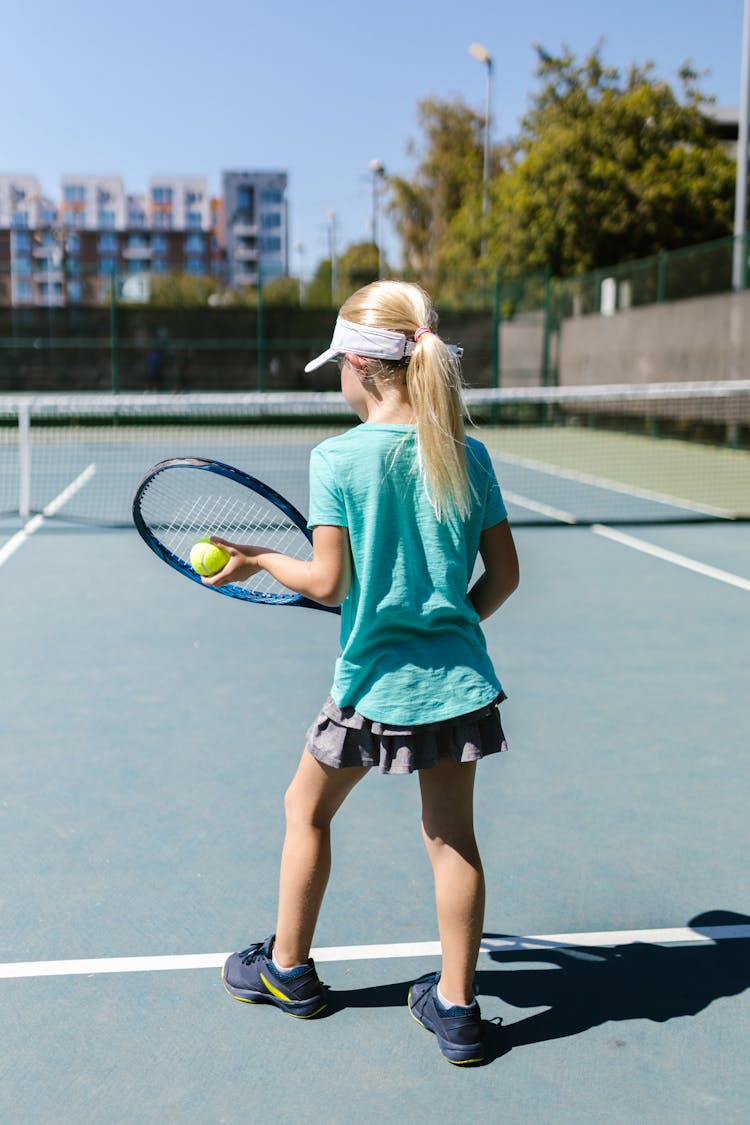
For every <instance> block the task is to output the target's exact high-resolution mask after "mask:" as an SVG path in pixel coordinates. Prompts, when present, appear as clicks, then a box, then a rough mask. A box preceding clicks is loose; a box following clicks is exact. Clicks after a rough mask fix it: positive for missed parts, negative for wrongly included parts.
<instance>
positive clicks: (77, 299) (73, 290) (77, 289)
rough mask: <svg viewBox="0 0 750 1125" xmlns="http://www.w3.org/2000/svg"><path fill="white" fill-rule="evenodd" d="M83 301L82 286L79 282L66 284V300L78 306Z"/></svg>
mask: <svg viewBox="0 0 750 1125" xmlns="http://www.w3.org/2000/svg"><path fill="white" fill-rule="evenodd" d="M82 299H83V286H82V285H81V283H80V281H69V282H68V300H69V301H71V302H72V303H74V304H77V305H80V303H81V300H82Z"/></svg>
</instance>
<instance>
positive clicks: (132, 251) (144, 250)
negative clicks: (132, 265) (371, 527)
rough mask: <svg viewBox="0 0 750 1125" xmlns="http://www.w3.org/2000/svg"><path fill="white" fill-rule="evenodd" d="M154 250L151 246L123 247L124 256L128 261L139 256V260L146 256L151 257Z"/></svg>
mask: <svg viewBox="0 0 750 1125" xmlns="http://www.w3.org/2000/svg"><path fill="white" fill-rule="evenodd" d="M152 254H153V250H152V249H151V247H150V246H124V247H123V249H122V256H123V258H125V260H126V261H130V260H131V259H133V258H137V259H138V260H139V261H140V260H141V259H144V258H150V257H151V256H152Z"/></svg>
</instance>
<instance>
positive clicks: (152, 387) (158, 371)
mask: <svg viewBox="0 0 750 1125" xmlns="http://www.w3.org/2000/svg"><path fill="white" fill-rule="evenodd" d="M163 368H164V362H163V360H162V355H161V352H160V351H159V350H158V348H152V349H151V350H150V351H149V353H148V354H147V356H146V390H147V391H160V390H161V381H162V373H163Z"/></svg>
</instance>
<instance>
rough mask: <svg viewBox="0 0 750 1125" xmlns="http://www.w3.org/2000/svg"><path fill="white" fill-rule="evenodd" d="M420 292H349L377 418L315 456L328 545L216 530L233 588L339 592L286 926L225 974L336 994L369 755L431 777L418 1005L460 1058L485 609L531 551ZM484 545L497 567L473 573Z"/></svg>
mask: <svg viewBox="0 0 750 1125" xmlns="http://www.w3.org/2000/svg"><path fill="white" fill-rule="evenodd" d="M436 329H437V316H436V314H435V312H434V310H433V308H432V306H431V304H430V301H429V298H428V296H427V294H426V293H425V292H424V291H423V290H422V289H420V288H419V287H418V286H416V285H410V284H406V283H404V282H398V281H379V282H375V283H374V284H373V285H368V286H366V287H365V288H364V289H360V290H359V291H358V292H357V293H355V294H354V295H353V296H352V297H350V298H349V300H348V301H347V302H346V303H345V304H344V305H343V307H342V309H341V312H340V315H339V318H338V320H337V322H336V328H335V331H334V334H333V340H332V343H331V347H330V348H329V349H328V350H327V351H326V352H324V353H323V354H322V355H320V356H318V358H317V359H315V360H313V361H312V362H311V363H309V364H308V365H307V367H306V368H305V370H306V371H313V370H315V369H316V368H318V367H320V366H321V365H322V364H324V363H326V362H327V361H329V360H335V361H336V362H337V363H338V365H339V367H340V370H341V389H342V392H343V394H344V397H345V398H346V401H347V402H348V403H349V405H350V406H351V407H352V408H353V409H354V411H355V412H356V413H357V414H358V415H359V417H360V419H361V421H362V422H363V423H364V424H363V425H360V426H356V427H355V428H354V429H352V430H350V431H349V432H347V433H345V434H342V435H340V436H337V437H334V438H330V439H328V440H327V441H324V442H322V444H320V445H319V446H318V447H317V448H316V449H314V450H313V453H312V456H311V460H310V517H309V523H310V527H311V528H312V534H313V557H312V560H311V561H309V562H301V561H299V560H295V559H291V558H289V557H288V556H286V555H283V554H279V553H276V552H273V551H270V550H266V549H265V548H263V547H262V546H245V545H238V544H234V543H227V542H226V541H225V540H221V539H217V540H215V542H217V543H220V544H221V546H222V547H224V548H225V549H226V550H227V551H228V552H229V555H230V559H229V562H228V563H227V564H226V566H225V567H224V569H223V570H222V571H220V572H219V574H218V575H214V576H213V577H211V578H205V579H204V582H206V583H207V584H208V585H214V586H221V585H223V584H224V583H227V582H234V581H237V580H242V579H245V578H249V577H251V576H252V575H254V574H256V573H257V572H258V571H260V570H266V571H268V572H269V573H270V574H272V575H273V576H274V577H275V578H276V579H277V580H278V581H279V582H281V583H283V584H284V585H285V586H287V587H289V588H290V589H292V590H295V591H297V592H298V593H300V594H304V595H305V596H307V597H310V598H314V599H315V600H316V601H319V602H322V603H323V604H325V605H341V608H342V615H341V649H342V651H341V655H340V656H339V658H338V660H337V662H336V667H335V673H334V680H333V686H332V688H331V693H330V695H329V696H328V698H327V700H326V702H325V703H324V705H323V709H322V711H321V712H320V715H319V716H318V718H317V719H316V721H315V722H314V723H313V725H312V726H311V727H310V730H309V731H308V734H307V744H306V747H305V750H304V752H303V754H302V760H301V762H300V764H299V768H298V770H297V773H296V775H295V777H294V780H293V781H292V783H291V785H290V787H289V789H288V791H287V794H286V836H285V841H284V847H283V852H282V857H281V872H280V885H279V904H278V918H277V923H276V932H275V935H272V936H271V937H270V938H268V939H267V940H266V941H265V942H264V943H258V944H256V945H253V946H251V947H250V948H249V949H246V950H244V951H243V952H242V953H234V954H232V956H231V957H229V959H228V960H227V962H226V965H225V966H224V972H223V979H224V986H225V988H226V989H227V991H228V992H229V993H231V995H232V996H234V997H236V998H237V999H239V1000H246V1001H249V1002H254V1001H266V1002H270V1003H273V1004H276V1005H277V1006H278V1007H280V1008H282V1009H283V1010H284V1011H286V1012H288V1013H289V1014H291V1015H295V1016H299V1017H310V1016H315V1015H318V1014H319V1013H320V1012H322V1011H323V1010H324V1008H325V1006H326V1000H325V995H324V993H323V990H322V986H321V983H320V981H319V979H318V976H317V973H316V971H315V965H314V963H313V961H312V960H311V959H310V956H309V954H310V948H311V945H312V941H313V933H314V930H315V925H316V922H317V918H318V913H319V910H320V906H321V903H322V900H323V895H324V892H325V888H326V884H327V881H328V876H329V873H330V865H331V856H330V825H331V821H332V819H333V817H334V815H335V813H336V811H337V810H338V808H339V807H340V806H341V804H342V802H343V801H344V799H345V798H346V797H347V795H348V794H349V793H350V792H351V790H352V789H353V788H354V786H355V785H356V784H357V783H358V782H359V781H361V779H362V778H363V777H364V776H365V774H366V773H367V772H368V771H369V770H370V769H371V768H372V767H373V766H377V767H379V769H380V771H381V772H383V773H411V772H412V771H419V783H420V790H421V798H422V830H423V836H424V841H425V845H426V848H427V852H428V854H429V857H430V860H431V863H432V868H433V872H434V880H435V898H436V905H437V916H438V924H439V933H440V942H441V950H442V971H441V972H440V973H432V974H429V975H428V976H426V977H423V978H421V979H420V980H418V981H417V982H416V983H415V984H414V985H412V987H411V990H410V992H409V997H408V1005H409V1008H410V1010H411V1012H412V1015H413V1016H414V1017H415V1019H416V1020H417V1021H418V1022H419V1023H421V1024H422V1025H423V1026H424V1027H426V1028H427V1029H428V1030H429V1031H432V1032H434V1033H435V1034H436V1036H437V1040H438V1043H439V1045H440V1048H441V1050H442V1052H443V1054H444V1055H445V1056H446V1057H447V1058H448V1059H449V1060H450V1061H451V1062H453V1063H459V1064H461V1063H464V1064H465V1063H473V1062H479V1061H481V1059H482V1057H483V1047H482V1029H481V1019H480V1013H479V1006H478V1004H477V1001H476V999H475V996H474V991H473V980H474V972H475V968H476V962H477V957H478V954H479V945H480V941H481V936H482V925H483V918H484V876H483V872H482V864H481V860H480V856H479V852H478V849H477V844H476V841H475V838H474V826H473V787H474V774H475V770H476V762H477V760H478V759H480V758H483V757H485V756H486V755H488V754H493V753H495V752H497V751H500V750H503V749H505V742H504V737H503V732H502V728H501V726H500V718H499V713H498V704H499V702H500V700H501V699H502V698H503V693H502V690H501V686H500V682H499V680H498V679H497V676H496V674H495V672H494V669H493V667H492V664H491V661H490V659H489V656H488V654H487V648H486V645H485V641H484V636H483V633H482V630H481V628H480V625H479V622H480V621H481V620H482V619H484V618H486V617H488V616H489V615H490V614H491V613H494V611H495V610H496V609H497V608H498V607H499V606H500V605H502V603H503V602H504V601H505V600H506V598H507V597H508V596H509V595H510V594H511V593H512V592H513V590H514V589H515V588H516V586H517V584H518V560H517V557H516V551H515V547H514V544H513V538H512V536H511V532H510V528H509V526H508V521H507V517H506V511H505V507H504V505H503V500H502V497H501V494H500V490H499V488H498V485H497V481H496V479H495V475H494V472H493V469H492V464H491V461H490V458H489V455H488V453H487V451H486V449H485V447H484V446H483V445H482V444H481V443H480V442H478V441H476V440H475V439H473V438H469V437H466V436H465V434H464V426H463V407H462V399H461V380H460V370H459V363H458V357H459V356H460V354H461V351H460V349H458V348H454V347H451V346H448V345H447V344H445V343H444V342H443V340H441V339H440V337H439V336H438V335H437V333H436ZM477 554H480V555H481V558H482V562H483V564H484V570H483V573H482V574H481V576H480V577H479V578H478V580H477V581H476V582H475V583H474V584H473V585H472V586H471V588H470V589H469V585H470V582H471V576H472V572H473V569H474V564H475V561H476V557H477Z"/></svg>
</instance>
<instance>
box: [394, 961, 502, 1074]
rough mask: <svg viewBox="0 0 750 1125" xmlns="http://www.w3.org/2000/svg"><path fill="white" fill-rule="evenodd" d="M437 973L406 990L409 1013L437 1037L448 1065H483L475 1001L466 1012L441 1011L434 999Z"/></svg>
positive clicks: (459, 1010) (478, 1017)
mask: <svg viewBox="0 0 750 1125" xmlns="http://www.w3.org/2000/svg"><path fill="white" fill-rule="evenodd" d="M439 980H440V973H427V975H426V976H423V977H420V978H419V980H417V981H415V982H414V984H413V985H412V986H411V988H410V989H409V998H408V1004H409V1011H410V1012H411V1014H412V1015H413V1016H414V1019H415V1020H416V1021H417V1023H419V1024H421V1025H422V1027H426V1028H427V1030H428V1031H432V1032H434V1034H435V1035H436V1036H437V1041H438V1046H439V1047H440V1050H441V1051H442V1052H443V1054H444V1055H445V1057H446V1059H447V1060H448V1062H452V1063H455V1064H456V1066H467V1065H469V1064H471V1063H480V1062H483V1061H484V1043H483V1042H482V1016H481V1013H480V1011H479V1005H478V1004H477V1002H476V1000H475V1001H474V1003H473V1004H471V1005H470V1007H468V1008H444V1007H443V1005H442V1004H441V1003H440V1002H439V1000H438V998H437V983H438V981H439Z"/></svg>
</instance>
